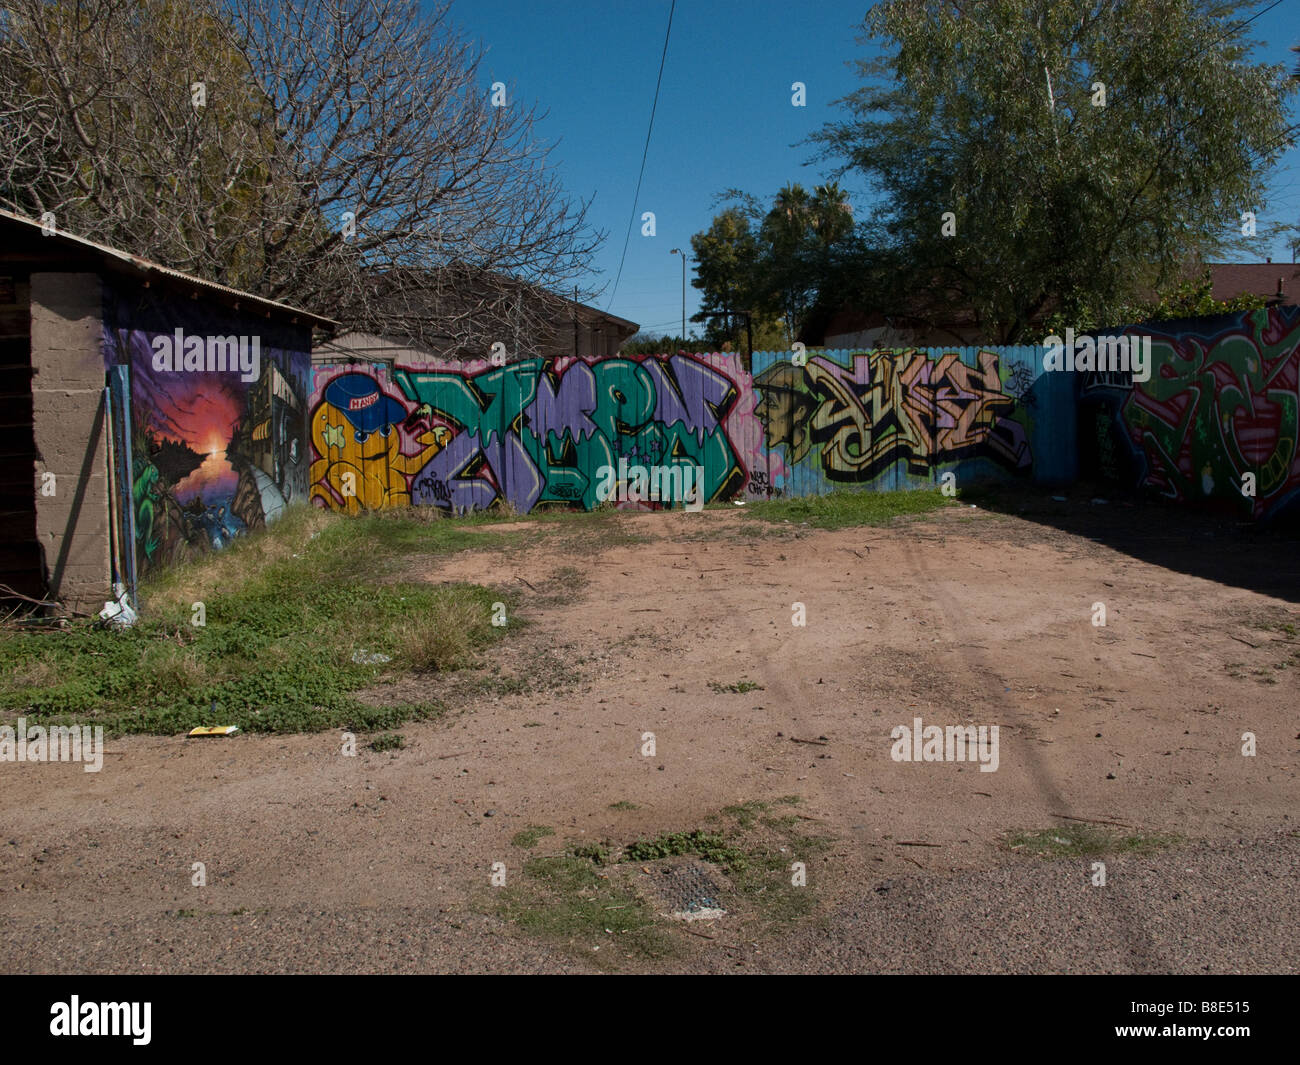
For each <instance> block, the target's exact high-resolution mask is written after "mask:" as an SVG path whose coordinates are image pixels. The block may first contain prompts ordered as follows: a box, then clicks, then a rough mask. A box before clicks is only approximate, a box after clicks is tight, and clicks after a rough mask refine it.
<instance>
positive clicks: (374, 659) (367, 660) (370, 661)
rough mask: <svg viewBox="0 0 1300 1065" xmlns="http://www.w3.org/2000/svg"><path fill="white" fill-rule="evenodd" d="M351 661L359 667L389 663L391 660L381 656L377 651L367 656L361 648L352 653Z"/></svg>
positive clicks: (386, 656)
mask: <svg viewBox="0 0 1300 1065" xmlns="http://www.w3.org/2000/svg"><path fill="white" fill-rule="evenodd" d="M352 661H353V662H355V663H356V664H357V665H359V666H377V665H380V664H382V663H384V662H391V661H392V658H390V657H389V656H388V655H381V654H380V653H379V652H378V651H376V652H375V653H374V654H369V653H367V651H366V649H365V648H364V647H363V648H361V649H360V650H359V651H353V652H352Z"/></svg>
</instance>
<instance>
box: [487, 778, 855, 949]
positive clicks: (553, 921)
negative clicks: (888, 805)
mask: <svg viewBox="0 0 1300 1065" xmlns="http://www.w3.org/2000/svg"><path fill="white" fill-rule="evenodd" d="M800 801H801V800H800V798H799V797H798V796H796V795H785V796H782V797H780V798H777V799H772V800H767V801H760V800H754V801H750V802H745V803H739V804H737V805H735V806H729V807H727V808H726V809H724V810H722V811H720V812H719V813H718V814H716V815H713V816H710V817H708V818H705V821H706V823H708V824H710V825H711V826H714V827H711V828H710V829H708V830H704V829H694V830H692V831H686V832H670V833H664V834H662V835H659V836H655V837H654V838H653V839H641V840H636V841H635V842H633V843H629V844H627V845H626V846H624V847H622V848H620V847H619V846H618V845H617V844H614V843H610V842H609V841H604V842H601V843H592V842H583V843H578V844H573V845H571V846H570V847H569V849H568V850H567V851H566V853H564V854H563V855H551V856H546V857H539V858H535V859H532V860H530V861H529V862H527V863H526V864H525V866H524V870H523V877H522V881H523V883H522V884H520V883H519V881H516V883H515V886H514V887H513V888H512V889H509V892H508V893H507V894H506V896H505V901H504V902H503V903H502V904H501V905H500V911H499V912H501V913H503V914H505V915H506V916H507V917H508V919H510V920H512V921H514V922H515V923H516V924H517V925H519V926H520V927H522V928H524V929H525V930H527V931H529V932H531V933H534V934H537V935H541V936H545V937H548V938H553V939H557V938H558V939H565V940H567V941H568V942H569V943H570V944H571V945H573V946H574V947H575V948H582V949H584V950H585V951H590V949H591V946H594V945H599V941H600V937H601V936H602V935H603V936H606V937H610V936H614V937H617V938H615V940H614V941H613V946H615V947H616V948H618V949H620V950H624V949H625V950H626V952H628V953H639V954H641V955H643V956H648V957H659V956H663V955H665V954H668V953H671V952H673V951H674V950H676V949H677V945H678V944H679V943H680V942H681V937H679V935H678V934H677V933H676V932H674V931H673V930H672V928H671V927H669V926H666V927H655V926H654V911H653V909H652V908H651V905H650V904H647V903H645V902H643V901H641V899H640V896H639V895H637V894H636V893H635V886H636V884H637V882H638V881H639V879H640V871H639V870H638V869H637V868H636V865H637V864H639V863H649V862H655V861H659V860H662V859H668V858H675V857H693V858H698V859H699V860H701V861H704V862H708V863H711V864H713V865H716V866H718V867H720V868H721V869H722V870H724V871H725V872H726V875H727V878H728V879H729V880H730V883H731V887H730V889H728V890H727V891H726V892H725V894H726V895H728V896H729V897H731V898H732V900H733V901H732V902H726V900H725V899H724V900H723V901H724V905H725V906H726V907H727V908H728V910H730V911H731V916H730V917H728V918H727V919H726V920H728V921H729V922H737V921H738V922H739V925H737V924H735V923H731V924H729V925H728V927H729V928H730V929H731V933H730V934H731V935H732V936H733V937H737V938H739V937H742V936H743V937H745V938H752V937H753V936H754V935H759V934H763V933H765V932H767V931H772V930H785V929H786V927H787V926H788V925H789V923H790V922H792V921H798V920H803V919H805V918H808V917H811V916H813V915H814V914H815V913H816V912H817V909H818V894H817V889H816V886H815V884H816V880H815V879H814V878H813V877H812V876H811V875H810V876H809V880H808V886H804V887H795V886H794V885H793V884H792V883H791V879H792V875H793V874H792V868H791V867H792V865H793V863H794V862H804V863H805V864H806V865H808V866H809V867H811V864H812V862H813V861H814V859H816V858H819V857H820V858H822V860H823V861H824V860H825V855H826V852H827V851H828V850H829V848H830V847H831V845H832V843H833V842H834V841H833V840H831V839H830V838H828V837H822V836H812V835H807V836H805V835H802V834H801V833H800V831H799V830H798V828H797V822H798V821H799V818H796V817H793V816H791V817H774V818H760V817H759V815H760V814H761V813H763V812H767V811H772V810H773V809H774V808H775V807H786V808H789V807H790V806H795V805H798V804H799V803H800ZM610 808H611V809H635V808H636V805H635V804H634V803H629V802H627V801H626V800H624V801H621V802H617V803H612V804H611V807H610ZM615 912H617V913H618V914H619V915H620V917H619V921H618V923H617V924H611V923H609V915H610V914H611V913H615ZM611 929H612V930H613V931H610V930H611ZM624 936H626V937H627V938H626V939H624V938H622V937H624Z"/></svg>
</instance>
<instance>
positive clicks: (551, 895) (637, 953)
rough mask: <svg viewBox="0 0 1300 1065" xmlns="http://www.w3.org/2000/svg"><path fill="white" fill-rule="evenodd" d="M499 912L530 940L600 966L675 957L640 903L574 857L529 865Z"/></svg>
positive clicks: (509, 889)
mask: <svg viewBox="0 0 1300 1065" xmlns="http://www.w3.org/2000/svg"><path fill="white" fill-rule="evenodd" d="M498 912H499V913H500V915H501V916H502V917H504V918H505V919H506V920H508V921H510V922H511V923H512V924H514V925H516V926H517V927H519V928H520V929H522V930H523V931H525V932H527V933H529V934H530V935H534V936H538V937H540V938H543V939H549V940H552V941H558V942H560V943H563V944H565V945H567V946H569V947H571V948H572V949H573V950H574V951H575V952H577V953H579V954H581V955H582V956H583V957H585V958H588V959H590V960H593V961H595V962H596V963H597V964H606V965H612V964H617V961H618V959H619V956H620V955H621V956H626V955H628V954H631V955H633V956H634V957H640V958H663V957H667V956H669V955H671V954H673V953H674V952H675V944H674V942H673V940H672V939H671V938H670V937H669V936H668V935H667V934H666V933H665V931H664V930H663V929H661V928H659V927H658V926H657V925H656V923H655V918H654V914H653V913H652V912H651V910H650V908H649V907H648V906H647V905H646V904H645V903H644V902H643V901H642V900H641V899H640V898H638V897H637V896H636V895H635V894H634V893H633V892H632V891H630V890H628V889H627V888H626V887H623V886H620V885H618V884H615V883H613V882H612V881H611V880H610V879H609V878H608V877H606V876H604V875H603V874H601V873H600V872H599V870H598V868H597V866H596V865H594V864H593V863H592V862H591V861H589V860H587V859H585V858H581V857H576V856H574V855H558V856H551V857H540V858H532V859H530V860H529V861H527V862H525V863H524V867H523V872H522V875H521V877H519V878H517V879H516V881H515V883H514V884H513V885H511V886H509V887H506V888H503V889H501V897H500V901H499V905H498ZM593 948H600V949H599V950H595V949H593ZM602 954H603V955H604V957H602V956H601V955H602Z"/></svg>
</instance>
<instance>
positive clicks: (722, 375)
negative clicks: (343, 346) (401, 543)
mask: <svg viewBox="0 0 1300 1065" xmlns="http://www.w3.org/2000/svg"><path fill="white" fill-rule="evenodd" d="M743 376H744V375H743V374H741V373H740V372H739V367H738V365H737V364H736V362H735V359H734V356H718V355H715V356H685V355H680V356H672V357H654V356H646V357H642V358H636V359H603V360H599V361H584V360H578V359H573V358H564V359H554V360H542V359H529V360H524V361H521V362H516V363H510V364H508V365H506V366H495V365H492V364H491V363H488V362H475V363H459V364H427V365H421V366H407V367H398V368H397V369H396V370H394V371H393V372H392V374H391V375H390V374H389V373H388V371H387V368H386V367H384V366H382V365H368V366H359V365H357V364H349V365H346V366H318V367H317V368H316V374H315V381H314V389H313V395H312V407H311V438H312V446H313V449H314V451H313V458H314V462H313V464H312V467H311V484H312V487H311V495H312V498H313V499H315V500H318V501H319V502H320V503H322V504H323V505H325V506H329V507H332V508H335V509H345V510H357V509H361V508H363V507H365V508H370V507H377V506H385V505H392V504H404V503H417V504H428V505H431V506H437V507H443V508H446V509H448V510H454V511H458V512H459V511H464V510H470V509H475V508H480V509H481V508H484V507H488V506H490V505H492V504H493V503H496V502H498V501H503V502H507V503H509V504H510V505H511V506H512V507H514V508H515V509H516V510H518V511H521V512H526V511H530V510H532V509H533V508H534V507H536V506H538V505H540V504H552V505H558V506H568V507H580V508H583V509H587V510H590V509H592V508H594V507H596V506H597V505H599V503H600V499H599V498H598V497H597V485H598V483H599V481H600V471H601V469H602V468H603V467H610V468H613V469H614V470H619V469H620V468H621V466H620V463H622V464H624V465H625V466H626V467H629V468H630V467H634V466H638V465H639V466H642V467H647V468H648V467H652V466H658V467H674V466H681V467H685V466H691V467H694V468H697V469H703V471H704V496H705V499H706V500H715V499H726V498H730V497H731V496H733V495H735V494H737V493H738V492H740V491H742V490H743V487H744V484H745V480H746V466H745V463H744V455H745V446H746V444H748V446H749V447H751V448H752V447H756V446H758V441H757V439H749V438H747V437H746V434H745V432H744V427H743V425H742V424H741V422H742V419H741V408H742V406H743V405H742V403H741V399H742V389H741V387H740V386H739V385H738V384H737V380H738V379H739V378H742V377H743ZM390 378H391V379H390ZM750 436H751V437H752V433H751V434H750ZM358 485H359V486H361V487H360V490H354V489H356V487H357V486H358ZM682 502H683V500H681V499H677V498H673V497H671V496H668V497H666V498H664V499H662V500H659V501H656V502H654V503H648V502H647V503H645V504H642V505H644V506H656V507H657V506H672V505H680V504H681V503H682Z"/></svg>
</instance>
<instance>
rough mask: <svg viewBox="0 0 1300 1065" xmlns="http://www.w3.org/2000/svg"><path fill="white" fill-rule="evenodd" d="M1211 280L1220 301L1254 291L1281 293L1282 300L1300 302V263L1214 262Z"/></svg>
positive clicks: (1212, 290)
mask: <svg viewBox="0 0 1300 1065" xmlns="http://www.w3.org/2000/svg"><path fill="white" fill-rule="evenodd" d="M1210 279H1211V281H1212V282H1213V287H1212V288H1211V290H1210V295H1211V296H1213V297H1214V298H1215V299H1216V300H1230V299H1232V297H1233V296H1240V295H1241V294H1242V293H1250V294H1251V295H1253V296H1266V297H1269V298H1273V297H1277V296H1280V297H1282V298H1281V300H1280V301H1279V302H1282V303H1296V302H1297V301H1300V265H1297V264H1295V263H1210Z"/></svg>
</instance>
